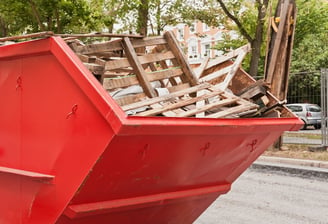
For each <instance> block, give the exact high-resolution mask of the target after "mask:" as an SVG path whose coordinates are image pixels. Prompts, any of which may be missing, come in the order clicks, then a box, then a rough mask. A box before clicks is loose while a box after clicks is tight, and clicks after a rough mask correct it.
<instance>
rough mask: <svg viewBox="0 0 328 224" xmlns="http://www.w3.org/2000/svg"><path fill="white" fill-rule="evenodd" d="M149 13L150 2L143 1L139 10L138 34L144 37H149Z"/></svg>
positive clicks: (147, 0)
mask: <svg viewBox="0 0 328 224" xmlns="http://www.w3.org/2000/svg"><path fill="white" fill-rule="evenodd" d="M148 11H149V0H141V3H140V5H139V8H138V27H137V32H138V33H140V34H141V35H143V36H147V33H148V32H147V31H148V30H147V25H148Z"/></svg>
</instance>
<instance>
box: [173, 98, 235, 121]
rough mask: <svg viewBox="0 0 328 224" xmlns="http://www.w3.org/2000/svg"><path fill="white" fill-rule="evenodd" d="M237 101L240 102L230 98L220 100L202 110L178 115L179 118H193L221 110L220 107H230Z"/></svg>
mask: <svg viewBox="0 0 328 224" xmlns="http://www.w3.org/2000/svg"><path fill="white" fill-rule="evenodd" d="M237 100H238V99H237V98H228V99H223V100H219V101H216V102H212V103H209V104H206V105H205V106H203V107H201V108H195V109H193V110H188V111H186V112H184V113H180V114H177V117H190V116H193V115H195V114H198V113H201V112H204V111H207V110H210V109H213V108H219V107H223V106H226V105H229V104H233V103H235V102H236V101H237Z"/></svg>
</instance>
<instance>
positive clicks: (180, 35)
mask: <svg viewBox="0 0 328 224" xmlns="http://www.w3.org/2000/svg"><path fill="white" fill-rule="evenodd" d="M166 30H172V31H173V32H174V34H175V35H176V37H177V39H178V41H179V42H180V44H181V46H182V48H183V50H184V52H185V53H186V55H187V57H188V60H189V63H190V64H200V63H201V61H202V60H203V59H204V58H205V57H209V58H215V57H217V56H219V55H222V52H221V51H218V50H216V49H214V46H215V45H216V44H217V43H218V42H219V41H223V34H224V32H226V31H224V30H223V29H220V28H217V27H209V26H207V25H206V24H205V23H202V22H200V21H195V22H194V23H192V24H191V25H190V26H188V25H187V24H178V25H176V26H174V27H168V28H167V29H166Z"/></svg>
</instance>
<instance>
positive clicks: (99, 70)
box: [83, 63, 104, 75]
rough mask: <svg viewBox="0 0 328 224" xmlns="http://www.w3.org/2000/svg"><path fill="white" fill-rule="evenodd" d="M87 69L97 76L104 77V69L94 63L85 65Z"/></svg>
mask: <svg viewBox="0 0 328 224" xmlns="http://www.w3.org/2000/svg"><path fill="white" fill-rule="evenodd" d="M83 64H84V65H85V67H87V69H89V70H90V71H91V72H92V73H93V74H95V75H102V74H103V73H104V67H103V66H101V65H98V64H94V63H83Z"/></svg>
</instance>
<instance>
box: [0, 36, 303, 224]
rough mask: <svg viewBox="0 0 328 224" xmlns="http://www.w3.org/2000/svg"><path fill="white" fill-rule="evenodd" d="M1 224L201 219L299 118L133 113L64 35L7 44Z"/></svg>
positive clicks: (2, 60)
mask: <svg viewBox="0 0 328 224" xmlns="http://www.w3.org/2000/svg"><path fill="white" fill-rule="evenodd" d="M0 105H1V110H0V198H1V202H0V223H1V224H18V223H19V224H21V223H24V224H30V223H40V224H45V223H47V224H51V223H58V224H71V223H72V224H73V223H74V224H75V223H79V224H90V223H97V224H102V223H104V224H105V223H106V224H108V223H114V224H117V223H120V224H125V223H134V224H135V223H142V224H146V223H192V222H193V221H194V220H195V219H196V218H197V217H198V216H199V215H200V214H201V213H202V212H203V211H204V210H205V209H206V208H207V207H208V206H209V205H210V204H211V203H212V202H213V201H214V200H215V199H216V198H217V197H218V196H219V195H220V194H223V193H226V192H227V191H229V189H230V185H231V183H232V182H233V181H234V180H235V179H236V178H237V177H238V176H239V175H240V174H241V173H242V172H243V171H244V170H245V169H246V168H247V167H248V166H249V165H250V164H251V163H252V162H253V161H254V160H255V159H256V158H257V157H258V156H259V155H260V154H261V153H262V152H263V151H264V150H265V149H266V148H267V147H268V146H269V145H271V144H272V143H273V141H274V140H275V139H276V138H277V137H278V136H280V135H281V134H282V132H283V131H286V130H296V129H299V128H300V127H301V126H302V123H301V122H300V121H299V119H298V118H279V119H276V118H256V119H196V118H165V117H126V115H125V114H124V112H123V111H122V110H121V108H120V107H119V106H118V105H117V104H116V103H115V102H114V101H113V99H112V98H111V97H110V96H109V95H108V94H107V92H106V91H105V90H104V89H103V88H102V87H101V85H100V84H99V83H98V81H97V80H96V79H95V78H94V77H93V76H92V74H90V72H89V71H88V70H87V69H86V68H85V67H84V66H83V64H82V63H81V62H80V61H79V59H78V58H77V57H76V56H75V54H74V53H73V52H72V51H71V50H70V49H69V48H68V46H67V45H66V44H65V43H64V41H63V40H62V39H60V38H57V37H52V38H48V39H42V40H36V41H30V42H24V43H19V44H15V45H9V46H3V47H0Z"/></svg>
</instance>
